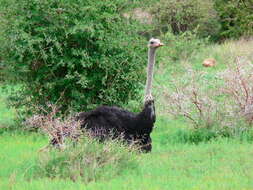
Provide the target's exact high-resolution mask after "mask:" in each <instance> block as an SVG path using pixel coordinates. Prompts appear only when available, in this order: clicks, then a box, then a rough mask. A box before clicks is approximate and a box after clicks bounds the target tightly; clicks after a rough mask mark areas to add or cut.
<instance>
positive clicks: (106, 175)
mask: <svg viewBox="0 0 253 190" xmlns="http://www.w3.org/2000/svg"><path fill="white" fill-rule="evenodd" d="M134 150H135V149H134V148H132V149H131V148H127V147H126V146H125V145H123V144H122V143H120V142H119V141H116V140H115V141H113V140H111V141H106V142H105V143H103V144H102V143H99V142H97V141H95V140H92V139H89V138H83V139H82V140H80V142H78V144H77V145H76V146H71V143H70V144H68V146H67V148H65V149H64V150H62V151H59V150H55V149H54V150H51V151H44V152H41V154H40V157H39V160H38V162H37V164H36V165H35V166H34V167H32V168H30V172H28V173H29V176H28V175H27V176H26V177H28V178H36V177H49V178H63V179H71V180H73V181H76V180H82V181H83V182H85V183H89V182H92V181H97V180H101V179H103V180H106V179H112V178H114V177H115V176H117V175H120V174H122V173H123V172H124V171H125V170H126V169H127V170H129V169H130V170H131V169H136V168H138V157H137V152H136V151H134Z"/></svg>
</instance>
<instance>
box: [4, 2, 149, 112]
mask: <svg viewBox="0 0 253 190" xmlns="http://www.w3.org/2000/svg"><path fill="white" fill-rule="evenodd" d="M123 3H124V1H122V0H117V1H77V0H76V1H64V0H62V1H54V2H53V1H47V0H43V1H29V0H28V1H27V0H24V1H13V3H6V4H7V6H6V8H5V9H4V10H2V12H3V13H2V14H3V15H4V16H3V18H2V19H3V26H2V27H1V28H3V30H4V31H3V33H4V37H5V38H4V39H3V40H4V41H5V43H4V42H3V46H2V47H1V50H2V56H3V63H4V64H5V65H6V70H7V72H8V75H11V77H12V78H14V79H15V80H16V81H19V83H20V82H22V84H23V88H22V89H21V90H20V91H19V92H18V94H16V97H15V99H18V102H17V103H18V104H23V105H24V104H25V105H29V110H31V107H32V105H33V104H34V105H45V103H47V102H53V103H55V102H57V101H58V102H61V103H60V106H61V107H62V110H66V109H67V108H71V109H73V110H81V109H82V110H83V109H87V108H88V109H89V108H93V107H94V106H96V105H100V104H104V103H107V104H122V103H126V102H127V101H128V100H129V99H135V98H136V97H138V95H139V94H138V93H137V92H138V91H137V90H138V89H140V87H141V83H142V82H143V76H144V75H143V68H144V65H145V63H146V62H145V56H144V51H143V50H144V43H142V40H140V37H138V35H137V33H136V27H137V25H136V24H135V23H134V22H131V23H129V22H127V21H126V20H125V19H123V18H122V17H121V15H120V10H121V9H122V8H124V5H123ZM137 28H138V27H137ZM14 71H15V72H14ZM31 81H32V82H31Z"/></svg>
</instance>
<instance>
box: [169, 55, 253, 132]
mask: <svg viewBox="0 0 253 190" xmlns="http://www.w3.org/2000/svg"><path fill="white" fill-rule="evenodd" d="M239 60H240V61H239ZM251 73H252V65H251V64H249V63H248V62H245V60H244V59H243V58H238V60H237V61H235V65H234V66H232V65H231V66H230V68H229V69H227V70H225V71H223V72H220V73H219V74H217V75H214V76H212V77H213V78H211V77H210V76H208V74H207V73H205V72H202V73H200V72H195V71H193V70H188V71H187V74H186V75H185V76H180V77H181V79H174V80H173V81H172V82H171V84H170V86H171V89H170V91H172V92H170V93H167V92H165V96H166V99H167V103H168V107H169V109H167V111H168V112H169V113H170V114H172V115H174V116H176V117H179V116H180V117H183V118H185V119H186V120H188V121H190V122H191V124H192V126H193V128H194V129H195V131H196V130H197V131H198V130H201V131H202V132H203V129H207V130H209V131H210V132H212V134H214V135H219V136H238V135H241V134H242V133H244V132H246V131H249V130H250V129H251V128H252V121H253V109H252V107H253V106H252V105H253V98H252V95H251V94H252V85H251V84H252V82H253V81H252V79H253V78H252V74H251ZM202 132H201V133H202ZM195 134H196V133H195Z"/></svg>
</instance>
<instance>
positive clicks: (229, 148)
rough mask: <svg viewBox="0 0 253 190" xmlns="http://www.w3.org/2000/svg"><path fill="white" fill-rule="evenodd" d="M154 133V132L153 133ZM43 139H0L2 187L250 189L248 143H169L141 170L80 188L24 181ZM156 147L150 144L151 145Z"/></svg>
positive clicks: (144, 159) (144, 160)
mask: <svg viewBox="0 0 253 190" xmlns="http://www.w3.org/2000/svg"><path fill="white" fill-rule="evenodd" d="M154 135H156V134H154ZM44 144H46V139H45V138H44V137H42V136H38V135H37V134H13V135H10V134H5V135H2V136H1V139H0V155H1V156H0V162H1V166H0V189H33V190H35V189H41V190H42V189H45V188H46V189H83V188H84V189H86V188H87V189H100V190H103V189H105V190H107V189H126V190H127V189H140V190H141V189H143V190H145V189H161V190H164V189H175V190H176V189H187V190H191V189H194V190H195V189H205V190H209V189H210V190H211V189H212V190H215V189H251V188H253V181H252V180H251V179H252V178H253V173H252V169H253V160H252V156H253V149H252V144H249V143H246V142H245V143H239V142H238V141H236V140H229V139H220V140H217V141H212V142H209V143H200V144H198V145H190V144H174V145H173V144H171V145H167V146H162V145H160V146H161V147H162V148H159V150H158V149H157V148H155V150H154V151H153V152H152V153H151V154H142V155H139V157H140V161H139V167H138V169H136V170H132V169H129V170H128V169H126V170H125V171H124V172H123V174H121V175H120V176H118V177H115V178H114V179H111V180H106V181H104V180H100V181H97V182H96V183H90V184H88V185H84V184H82V183H81V182H75V183H74V182H72V181H70V180H61V179H54V180H52V179H49V178H40V179H34V180H31V181H29V180H26V179H25V178H24V176H25V174H26V172H29V168H30V167H32V166H33V165H34V164H35V163H36V159H37V156H38V152H37V150H38V149H39V148H40V147H42V146H43V145H44ZM156 145H157V143H155V142H154V147H156Z"/></svg>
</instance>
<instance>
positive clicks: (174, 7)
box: [151, 0, 219, 37]
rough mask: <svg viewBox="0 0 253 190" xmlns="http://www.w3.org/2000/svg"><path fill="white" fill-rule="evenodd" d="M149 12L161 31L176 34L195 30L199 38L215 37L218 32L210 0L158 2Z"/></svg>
mask: <svg viewBox="0 0 253 190" xmlns="http://www.w3.org/2000/svg"><path fill="white" fill-rule="evenodd" d="M151 12H152V13H153V14H154V17H155V19H156V20H157V28H160V29H161V30H162V31H167V30H168V29H169V31H172V32H173V33H174V34H178V33H180V32H185V31H195V30H197V31H198V35H199V36H201V37H207V36H215V35H217V32H218V31H219V23H218V19H217V14H216V11H215V10H214V8H213V1H212V0H205V1H202V0H179V1H178V0H160V1H159V2H157V3H156V4H155V6H152V8H151Z"/></svg>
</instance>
